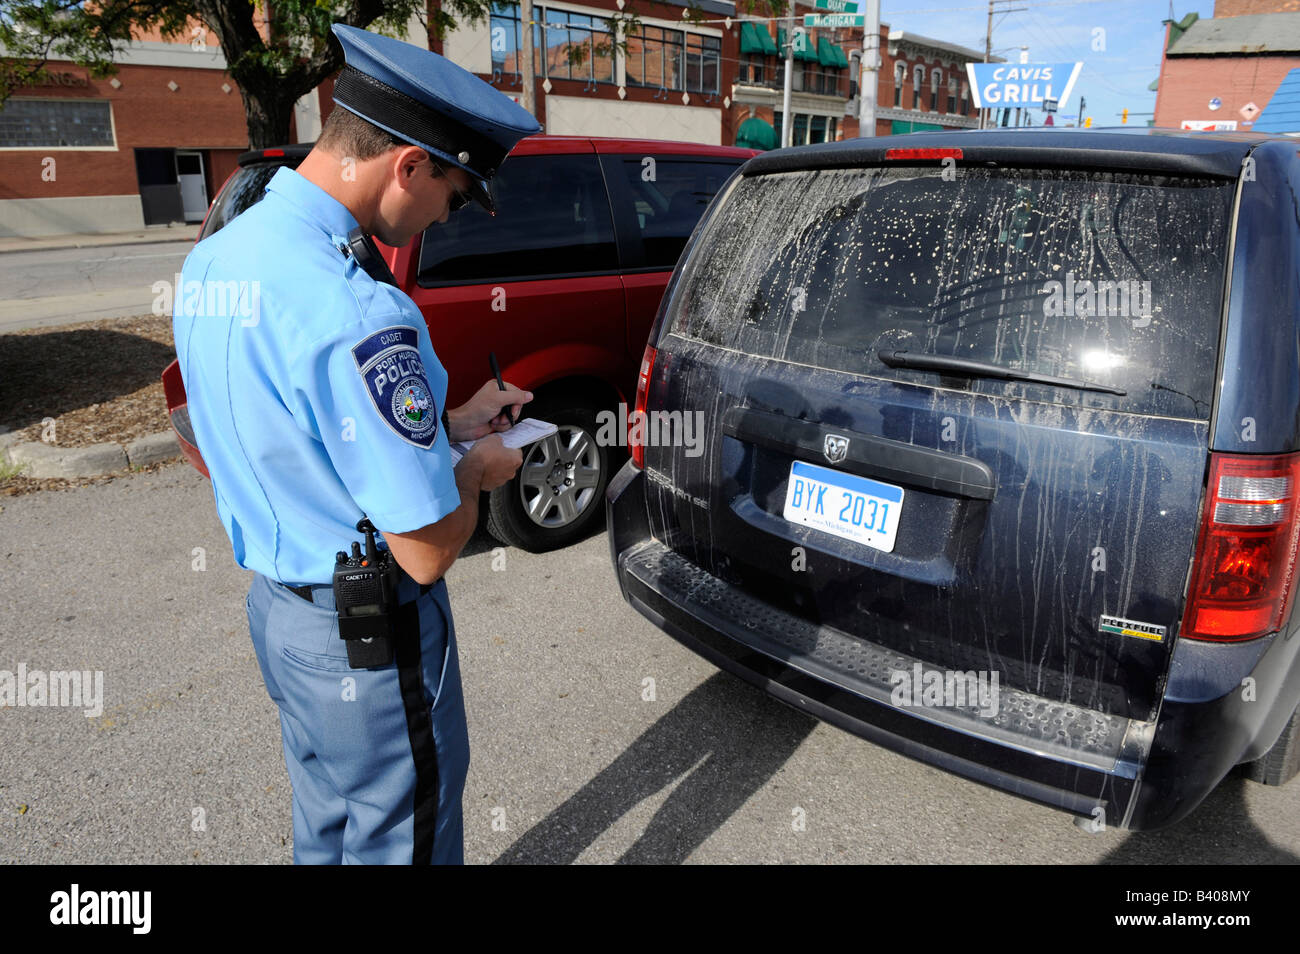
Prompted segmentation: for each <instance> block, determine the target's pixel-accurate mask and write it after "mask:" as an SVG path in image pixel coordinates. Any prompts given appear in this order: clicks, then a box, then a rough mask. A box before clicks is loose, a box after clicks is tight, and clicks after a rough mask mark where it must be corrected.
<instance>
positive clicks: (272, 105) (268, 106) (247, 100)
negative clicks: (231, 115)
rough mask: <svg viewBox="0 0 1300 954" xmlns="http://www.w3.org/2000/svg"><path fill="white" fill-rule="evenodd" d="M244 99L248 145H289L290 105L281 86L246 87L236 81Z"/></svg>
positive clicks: (262, 146)
mask: <svg viewBox="0 0 1300 954" xmlns="http://www.w3.org/2000/svg"><path fill="white" fill-rule="evenodd" d="M239 92H240V94H241V95H242V96H243V98H244V113H245V116H246V117H247V120H248V148H249V149H267V148H270V147H272V146H287V145H289V120H290V118H291V117H292V116H293V104H294V103H295V102H296V101H297V100H296V99H289V98H288V97H287V96H286V95H285V92H284V90H282V89H276V88H271V89H265V90H263V89H259V88H256V87H254V88H250V87H249V86H248V85H246V84H245V83H240V84H239Z"/></svg>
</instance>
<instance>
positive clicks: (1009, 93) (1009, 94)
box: [966, 63, 1083, 109]
mask: <svg viewBox="0 0 1300 954" xmlns="http://www.w3.org/2000/svg"><path fill="white" fill-rule="evenodd" d="M1082 68H1083V64H1082V63H967V64H966V76H967V78H968V79H969V80H970V88H971V93H972V94H973V97H974V99H975V106H976V107H977V108H978V109H988V108H996V107H1002V106H1029V107H1037V106H1039V105H1041V104H1042V102H1043V100H1045V99H1054V100H1056V101H1057V102H1061V101H1063V100H1067V99H1069V98H1070V90H1072V89H1073V88H1074V81H1075V80H1076V79H1077V78H1078V76H1079V70H1081V69H1082Z"/></svg>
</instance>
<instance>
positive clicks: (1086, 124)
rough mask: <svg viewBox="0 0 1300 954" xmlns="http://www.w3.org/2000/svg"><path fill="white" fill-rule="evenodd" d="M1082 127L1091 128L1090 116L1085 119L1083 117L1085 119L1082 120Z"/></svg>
mask: <svg viewBox="0 0 1300 954" xmlns="http://www.w3.org/2000/svg"><path fill="white" fill-rule="evenodd" d="M1083 128H1084V129H1091V128H1092V117H1091V116H1089V117H1088V118H1087V119H1085V120H1084V121H1083Z"/></svg>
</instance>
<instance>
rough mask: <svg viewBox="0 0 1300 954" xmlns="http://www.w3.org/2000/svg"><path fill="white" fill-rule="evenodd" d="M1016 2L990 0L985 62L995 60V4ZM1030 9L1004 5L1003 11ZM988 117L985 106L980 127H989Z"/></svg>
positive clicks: (981, 114) (985, 36) (985, 29)
mask: <svg viewBox="0 0 1300 954" xmlns="http://www.w3.org/2000/svg"><path fill="white" fill-rule="evenodd" d="M1014 2H1016V0H989V19H988V26H986V27H985V28H984V62H985V63H992V62H993V5H994V4H995V3H1014ZM1028 9H1029V8H1028V7H1004V8H1003V9H1002V11H1001V12H1002V13H1003V14H1004V15H1005V14H1008V13H1016V12H1017V11H1020V10H1028ZM1021 49H1025V47H1021ZM1022 62H1024V61H1022ZM988 118H989V110H988V107H985V108H984V109H981V110H980V127H979V128H980V129H987V128H988ZM993 124H994V125H995V126H996V125H997V120H996V119H995V120H994V121H993Z"/></svg>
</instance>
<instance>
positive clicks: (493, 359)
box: [488, 351, 519, 427]
mask: <svg viewBox="0 0 1300 954" xmlns="http://www.w3.org/2000/svg"><path fill="white" fill-rule="evenodd" d="M488 363H489V364H491V365H492V375H493V377H495V378H496V379H497V387H498V388H500V389H501V390H502V391H504V390H505V389H506V383H505V382H504V381H502V380H501V365H499V364H497V353H496V352H495V351H489V352H488ZM502 410H503V411H505V412H506V417H507V418H509V419H510V426H511V427H514V426H515V425H516V424H518V423H519V422H518V421H516V420H515V412H514V411H512V410H511V409H510V408H509V407H504V408H502Z"/></svg>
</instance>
